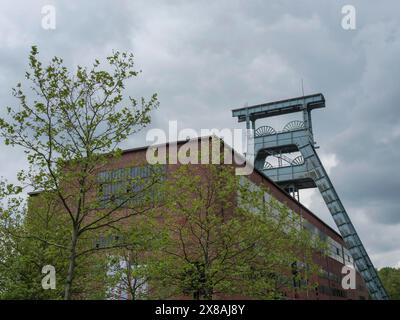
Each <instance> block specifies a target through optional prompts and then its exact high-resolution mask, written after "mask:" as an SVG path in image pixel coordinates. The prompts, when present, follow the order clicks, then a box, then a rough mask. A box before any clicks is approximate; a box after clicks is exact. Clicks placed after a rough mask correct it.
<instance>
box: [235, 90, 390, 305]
mask: <svg viewBox="0 0 400 320" xmlns="http://www.w3.org/2000/svg"><path fill="white" fill-rule="evenodd" d="M324 107H325V98H324V96H323V95H322V94H321V93H318V94H312V95H307V96H302V97H298V98H292V99H287V100H281V101H274V102H269V103H263V104H259V105H254V106H246V107H243V108H239V109H234V110H232V116H233V117H237V118H238V121H239V122H246V128H247V129H250V130H251V131H250V132H252V133H253V134H251V138H250V139H249V140H248V148H247V151H248V154H247V158H248V159H251V161H254V167H255V168H257V169H258V170H259V171H261V172H262V173H263V174H265V175H266V176H267V177H269V178H270V179H272V180H273V181H275V182H276V183H277V184H278V185H280V186H281V187H282V188H283V189H285V190H286V191H287V192H288V193H290V194H291V195H292V196H293V197H295V198H297V200H299V190H301V189H306V188H318V189H319V191H320V193H321V195H322V197H323V199H324V201H325V203H326V205H327V206H328V209H329V211H330V213H331V215H332V217H333V220H334V221H335V223H336V225H337V227H338V229H339V232H340V233H341V235H342V237H343V239H344V241H345V243H346V246H347V249H348V250H350V252H351V255H352V256H353V259H354V262H355V264H356V267H357V270H358V271H359V272H360V274H361V276H362V277H363V279H364V281H365V283H366V286H367V288H368V291H369V293H370V295H371V297H372V298H373V299H377V300H386V299H388V295H387V293H386V291H385V288H384V287H383V285H382V283H381V281H380V279H379V277H378V274H377V271H376V270H375V268H374V266H373V264H372V262H371V259H370V258H369V256H368V254H367V252H366V250H365V248H364V246H363V244H362V242H361V239H360V237H359V236H358V234H357V232H356V229H355V228H354V226H353V224H352V222H351V220H350V217H349V215H348V214H347V212H346V210H345V208H344V206H343V204H342V202H341V201H340V198H339V196H338V194H337V193H336V191H335V188H334V187H333V184H332V182H331V180H330V179H329V177H328V174H327V172H326V170H325V168H324V166H323V164H322V162H321V160H320V158H319V157H318V154H317V152H316V148H317V147H316V145H315V144H316V143H315V141H314V136H313V128H312V122H311V111H312V110H313V109H319V108H324ZM295 112H301V113H302V115H303V121H298V120H296V121H291V122H289V123H288V124H287V125H286V126H284V128H283V130H282V131H275V129H273V128H272V127H270V126H261V127H258V128H256V120H258V119H263V118H268V117H272V116H280V115H284V114H289V113H295ZM293 153H297V156H296V157H295V158H291V157H289V156H288V155H290V154H293ZM269 159H274V160H275V163H277V164H275V165H272V164H271V163H270V162H269Z"/></svg>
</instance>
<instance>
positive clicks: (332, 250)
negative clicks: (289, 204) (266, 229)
mask: <svg viewBox="0 0 400 320" xmlns="http://www.w3.org/2000/svg"><path fill="white" fill-rule="evenodd" d="M240 183H241V184H242V185H244V184H247V185H248V187H249V189H250V190H257V191H260V190H261V189H260V187H259V186H257V185H256V184H255V183H253V182H252V181H250V179H248V178H247V177H244V176H241V177H240ZM271 198H272V197H271V195H270V194H268V193H265V195H264V202H265V203H269V201H271ZM239 200H240V198H239ZM239 202H240V201H239ZM272 213H273V215H274V214H275V213H276V216H277V217H278V216H279V210H277V209H273V210H272ZM289 216H290V218H291V219H292V220H293V221H294V222H295V226H296V228H297V227H298V228H301V226H303V227H304V228H305V229H307V230H308V231H309V232H311V234H313V235H315V236H316V237H318V238H319V239H320V240H322V241H326V242H327V243H328V252H327V253H328V255H329V256H330V257H331V258H333V259H335V260H337V261H339V262H340V263H343V264H347V265H352V266H353V265H354V262H353V258H352V257H351V254H350V251H348V250H347V249H346V248H344V247H343V246H342V245H341V244H340V243H338V242H337V241H335V240H333V239H332V238H331V237H329V236H328V235H326V234H325V233H324V232H322V231H321V230H320V229H318V228H317V227H316V226H315V225H313V224H312V223H311V222H309V221H307V220H305V219H301V216H300V215H298V214H297V213H296V212H293V211H292V210H289Z"/></svg>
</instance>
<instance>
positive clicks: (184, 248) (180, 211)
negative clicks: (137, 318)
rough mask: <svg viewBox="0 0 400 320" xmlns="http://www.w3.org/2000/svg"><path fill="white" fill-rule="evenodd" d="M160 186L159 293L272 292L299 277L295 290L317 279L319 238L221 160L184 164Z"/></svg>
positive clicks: (199, 295) (204, 295)
mask: <svg viewBox="0 0 400 320" xmlns="http://www.w3.org/2000/svg"><path fill="white" fill-rule="evenodd" d="M165 188H166V189H165V210H164V211H163V213H162V219H163V220H162V221H163V223H161V224H160V227H161V228H163V229H164V230H165V231H166V232H167V234H168V236H169V238H168V241H166V243H165V246H164V247H163V248H162V253H161V255H160V263H159V264H158V268H159V269H158V273H157V276H153V278H152V280H153V286H154V287H156V288H158V294H159V296H160V297H171V296H172V297H179V296H182V295H186V296H187V295H189V296H192V298H193V299H213V298H218V297H220V296H221V295H225V296H226V295H229V296H245V297H251V298H258V299H271V298H280V297H281V296H282V294H283V292H284V289H285V288H286V289H289V290H291V286H292V284H293V283H294V281H295V283H298V282H299V281H300V280H303V282H304V285H303V286H302V287H301V288H298V289H297V290H302V289H306V288H307V287H312V286H313V285H314V283H313V282H312V280H311V279H312V275H315V274H316V265H315V264H314V263H313V261H312V253H313V252H314V250H315V249H316V248H318V245H319V243H318V241H317V240H315V239H313V238H312V237H311V236H310V235H309V233H308V232H307V231H305V230H304V229H303V228H301V226H300V219H299V217H298V216H297V214H292V213H291V212H290V211H289V210H288V209H287V207H285V206H284V205H283V204H280V203H278V202H277V201H276V200H273V199H268V200H266V198H265V194H266V192H268V190H266V189H265V188H262V187H258V186H256V185H255V184H253V183H251V182H250V180H248V179H247V178H243V177H242V178H239V177H238V176H235V174H234V169H233V168H232V167H230V166H224V165H202V166H195V165H189V166H188V165H182V166H180V167H179V168H178V169H177V170H176V171H175V172H173V173H171V174H170V176H169V178H168V179H167V182H166V184H165ZM293 265H296V266H298V267H296V272H295V273H294V272H293ZM301 266H303V267H301ZM305 280H309V282H308V284H305V282H306V281H305Z"/></svg>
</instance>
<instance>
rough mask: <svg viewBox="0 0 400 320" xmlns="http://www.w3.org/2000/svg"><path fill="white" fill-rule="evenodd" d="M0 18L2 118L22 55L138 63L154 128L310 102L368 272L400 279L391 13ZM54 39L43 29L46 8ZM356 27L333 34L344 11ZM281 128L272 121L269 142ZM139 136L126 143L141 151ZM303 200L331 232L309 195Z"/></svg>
mask: <svg viewBox="0 0 400 320" xmlns="http://www.w3.org/2000/svg"><path fill="white" fill-rule="evenodd" d="M1 4H2V5H1V10H0V102H1V104H0V108H1V109H0V114H1V115H4V110H5V106H15V105H16V104H15V101H14V100H13V98H12V96H11V87H12V86H14V85H15V83H17V82H18V81H21V80H23V76H24V72H25V70H26V67H27V56H28V53H29V50H30V46H31V45H33V44H36V45H38V47H39V51H40V57H41V59H43V60H44V61H46V60H48V59H49V58H50V57H52V56H54V55H57V56H61V57H63V58H64V60H65V63H66V64H67V65H68V66H76V65H77V64H81V65H89V64H90V63H91V62H92V61H93V59H94V58H99V59H104V58H105V57H106V56H107V55H108V54H110V53H111V51H112V50H113V49H117V50H126V51H131V52H133V53H134V55H135V57H136V64H137V68H138V69H141V70H143V73H142V74H141V75H140V77H139V78H137V79H136V80H134V81H132V82H131V83H130V85H129V86H128V93H129V94H131V95H133V96H137V97H139V96H149V95H150V94H151V93H153V92H157V93H158V94H159V99H160V108H159V110H158V111H157V112H155V113H154V114H153V123H152V126H151V127H155V128H167V126H168V120H177V121H178V125H179V128H187V127H189V128H193V129H196V130H200V129H201V128H220V129H222V128H242V127H243V124H239V123H237V122H236V119H234V118H232V117H231V109H232V108H237V107H242V106H243V105H245V104H246V103H247V104H249V105H251V104H256V103H262V102H267V101H273V100H276V99H284V98H290V97H295V96H299V95H301V92H302V90H301V79H303V81H304V91H305V94H311V93H317V92H321V93H323V94H324V95H325V98H326V105H327V107H326V108H325V109H319V110H315V111H313V125H314V135H315V139H316V141H317V143H318V144H319V145H320V149H318V152H319V154H320V156H321V158H322V160H323V162H324V164H325V166H326V167H327V168H328V169H329V172H330V178H331V180H332V181H333V183H334V185H335V187H336V189H337V192H338V193H339V195H340V197H341V199H342V201H343V203H344V205H345V207H346V209H347V211H348V213H349V215H350V217H351V219H352V221H353V223H354V225H355V227H356V229H357V230H358V232H359V235H360V237H361V239H362V240H363V242H364V245H365V247H366V249H367V251H368V252H369V254H370V256H371V259H372V260H373V262H374V264H375V266H376V267H382V266H398V267H400V246H399V244H400V201H399V198H400V179H399V178H400V173H399V170H400V169H399V162H400V161H399V160H400V143H399V141H400V108H399V103H398V101H399V100H400V90H399V83H400V80H399V75H400V63H399V62H400V61H399V60H400V15H399V12H400V3H399V2H398V1H396V0H393V1H353V0H348V1H333V0H332V1H320V0H315V1H311V0H310V1H297V0H296V1H295V0H292V1H282V0H280V1H272V0H269V1H265V0H260V1H255V0H252V1H235V0H229V1H228V0H227V1H217V0H213V1H188V0H182V1H178V0H176V1H172V0H171V1H138V0H133V1H98V0H96V1H94V0H92V1H71V0H68V1H50V0H47V1H33V0H30V1H16V0H13V1H5V0H3V1H2V3H1ZM49 4H50V5H54V7H55V9H56V28H55V30H45V29H43V28H42V24H41V23H42V18H43V16H44V15H43V14H42V13H41V10H42V7H43V6H44V5H49ZM346 4H350V5H353V6H354V7H355V9H356V29H355V30H344V29H343V28H342V26H341V20H342V17H343V14H342V13H341V9H342V7H343V5H346ZM284 122H285V121H273V122H272V123H270V124H272V125H273V126H275V127H276V129H277V130H279V129H281V128H282V126H283V125H284ZM145 144H146V141H145V139H144V134H142V135H139V136H136V137H135V138H133V139H131V140H129V141H127V142H126V143H125V146H126V147H134V146H141V145H145ZM0 166H1V167H0V168H1V169H0V175H1V176H4V177H6V178H9V179H11V180H13V179H15V173H16V171H17V170H18V169H21V168H23V167H24V166H25V162H24V160H23V153H22V152H21V151H18V150H15V149H12V148H8V147H7V148H6V147H4V146H3V145H2V144H1V145H0ZM302 201H303V203H304V204H306V205H307V206H308V207H309V208H311V210H313V212H314V213H315V214H317V215H318V216H319V217H321V218H322V219H323V220H324V221H326V223H328V224H329V225H331V226H334V222H333V219H332V218H331V216H330V214H329V212H328V210H327V209H326V206H325V204H324V203H323V202H322V199H321V196H320V194H319V193H318V192H317V190H314V191H309V192H306V193H303V194H302Z"/></svg>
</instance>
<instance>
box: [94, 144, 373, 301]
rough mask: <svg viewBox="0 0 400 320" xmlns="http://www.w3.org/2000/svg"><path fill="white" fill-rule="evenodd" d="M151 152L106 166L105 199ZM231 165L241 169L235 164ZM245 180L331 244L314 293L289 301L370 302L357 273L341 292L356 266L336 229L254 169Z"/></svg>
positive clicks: (133, 153) (319, 259)
mask: <svg viewBox="0 0 400 320" xmlns="http://www.w3.org/2000/svg"><path fill="white" fill-rule="evenodd" d="M210 139H211V138H210V137H206V138H202V139H193V140H186V141H180V142H177V144H176V146H177V151H178V152H179V150H180V148H182V147H183V146H184V147H185V152H186V151H187V146H188V144H192V145H196V146H197V147H199V149H200V143H201V141H204V140H210ZM221 141H222V140H221ZM222 145H224V150H225V149H226V148H228V149H229V150H230V152H232V153H233V154H234V155H236V156H237V157H238V158H240V156H239V155H238V154H237V153H235V151H233V150H232V149H230V147H229V146H227V145H225V144H223V142H222ZM156 148H158V150H164V152H166V154H169V150H170V148H171V145H170V144H166V145H160V146H157V147H156ZM148 150H149V148H148V147H142V148H135V149H129V150H124V151H123V153H122V156H121V157H119V158H117V159H112V160H111V161H110V163H109V164H108V165H107V166H106V169H103V170H102V171H101V172H99V174H98V175H99V177H100V181H101V188H102V190H103V192H102V195H103V196H104V197H105V198H107V197H109V196H111V195H112V193H113V190H114V189H115V188H118V186H117V185H115V182H112V183H107V177H112V176H115V175H118V172H120V171H121V170H126V169H129V170H128V172H130V174H131V175H132V176H135V175H142V174H145V172H144V171H143V170H146V164H147V160H146V152H147V151H148ZM169 161H170V159H169ZM194 165H197V164H194ZM226 165H229V164H226ZM232 165H234V166H238V165H236V164H232ZM177 166H179V164H168V163H167V164H166V165H165V166H164V168H165V172H166V177H167V179H168V173H169V172H171V171H173V170H174V169H176V168H177ZM245 179H248V180H249V181H250V182H251V183H252V184H254V185H258V186H261V185H262V186H265V187H267V188H268V189H269V190H270V194H269V195H267V196H268V197H272V198H274V199H276V200H278V201H279V202H280V203H282V204H285V205H286V206H287V207H288V208H289V209H290V210H291V211H292V212H294V213H296V214H298V215H300V217H301V221H302V225H303V227H304V228H306V229H308V230H309V231H310V232H312V233H313V234H316V235H318V236H319V237H320V238H321V239H323V240H325V241H326V242H327V244H328V247H329V250H328V254H327V255H326V256H323V255H321V254H315V258H314V259H315V262H316V263H317V264H318V265H319V267H320V276H319V277H318V279H317V282H318V287H317V288H315V289H314V290H308V291H306V292H301V293H300V294H296V293H294V292H295V291H293V290H288V293H287V298H288V299H321V300H322V299H342V300H343V299H354V300H357V299H368V291H367V289H366V287H365V284H364V282H363V280H362V278H361V276H360V274H359V273H358V272H356V289H348V290H344V289H343V288H342V285H341V281H342V277H343V276H344V275H343V274H342V267H343V266H344V265H350V266H352V267H354V263H353V259H352V257H351V254H350V252H349V251H348V250H347V249H346V247H345V244H344V241H343V239H342V237H341V236H340V235H339V234H338V233H337V232H336V231H335V230H334V229H332V228H331V227H329V226H328V225H327V224H326V223H324V222H323V221H322V220H321V219H319V218H318V217H317V215H315V214H314V213H312V212H311V211H310V210H308V209H307V208H306V207H305V206H303V205H302V204H301V203H300V202H298V201H297V200H296V199H294V198H293V197H291V196H290V195H289V194H288V193H286V192H285V191H284V190H283V189H281V188H280V187H279V186H278V185H276V184H275V183H274V182H273V181H272V180H270V179H269V178H268V177H266V176H265V175H264V174H262V173H261V172H259V171H258V170H256V169H253V170H252V173H251V174H249V175H248V176H246V177H245Z"/></svg>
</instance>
